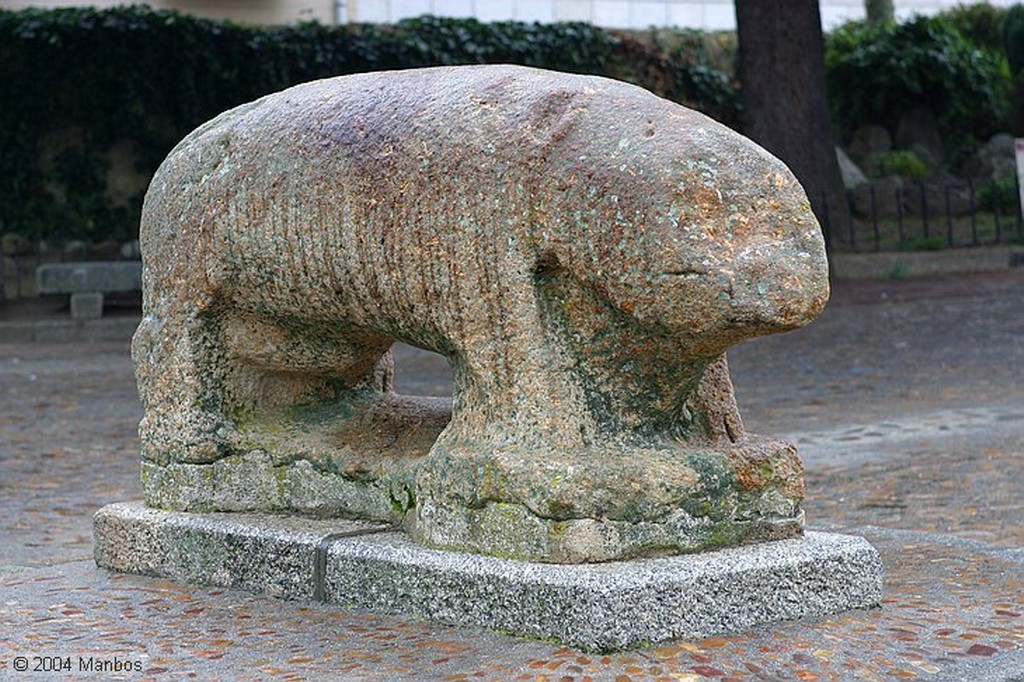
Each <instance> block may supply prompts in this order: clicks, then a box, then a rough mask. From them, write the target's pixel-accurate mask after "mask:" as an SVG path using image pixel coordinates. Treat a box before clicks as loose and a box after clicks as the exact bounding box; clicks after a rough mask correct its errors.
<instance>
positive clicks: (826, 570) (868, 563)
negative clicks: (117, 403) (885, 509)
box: [94, 503, 882, 651]
mask: <svg viewBox="0 0 1024 682" xmlns="http://www.w3.org/2000/svg"><path fill="white" fill-rule="evenodd" d="M94 533H95V553H96V562H97V564H99V565H100V566H101V567H104V568H108V569H111V570H116V571H122V572H129V573H139V574H145V575H154V576H161V577H166V578H171V579H175V580H181V581H186V582H190V583H198V584H207V585H216V586H223V587H236V588H241V589H246V590H249V591H253V592H258V593H266V594H271V595H275V596H280V597H286V598H297V599H317V600H320V601H325V602H328V603H334V604H338V605H340V606H343V607H346V608H348V607H359V608H366V609H370V610H373V611H377V612H385V613H398V614H406V615H416V616H420V617H424V618H428V619H430V620H435V621H439V622H444V623H449V624H452V625H460V626H479V627H486V628H491V629H494V630H500V631H504V632H509V633H514V634H518V635H525V636H528V637H535V638H541V639H554V640H558V641H560V642H563V643H565V644H568V645H571V646H574V647H578V648H581V649H585V650H592V651H609V650H616V649H626V648H631V647H636V646H640V645H643V644H647V643H652V642H657V641H662V640H669V639H678V638H700V637H706V636H709V635H712V634H718V633H727V632H738V631H743V630H748V629H750V628H753V627H756V626H758V625H762V624H765V623H770V622H775V621H781V620H791V619H798V618H809V617H817V616H823V615H826V614H830V613H835V612H838V611H844V610H849V609H861V608H870V607H873V606H876V605H877V604H878V603H879V601H880V599H881V589H882V566H881V562H880V560H879V557H878V553H877V552H876V551H875V549H874V548H873V547H872V546H871V545H870V544H868V542H867V541H866V540H864V539H862V538H859V537H853V536H844V535H836V534H830V533H817V532H807V533H805V534H804V536H803V537H801V538H795V539H789V540H782V541H777V542H770V543H762V544H758V545H750V546H745V547H737V548H730V549H725V550H720V551H716V552H707V553H702V554H693V555H679V556H672V557H662V558H652V559H642V560H633V561H622V562H609V563H603V564H586V565H556V564H541V563H530V562H522V561H513V560H508V559H499V558H493V557H486V556H480V555H475V554H465V553H458V552H446V551H438V550H432V549H425V548H423V547H420V546H419V545H416V544H414V543H412V542H410V541H409V540H408V539H407V538H406V537H405V536H404V535H403V534H402V533H398V532H395V531H393V530H392V529H391V528H390V527H389V526H386V525H383V524H374V523H368V522H363V521H346V520H316V519H306V518H297V517H284V516H274V515H267V514H227V513H212V514H191V513H182V512H164V511H159V510H154V509H150V508H147V507H145V506H144V505H142V504H141V503H119V504H111V505H108V506H106V507H104V508H103V509H101V510H100V511H99V512H98V513H97V514H96V517H95V520H94Z"/></svg>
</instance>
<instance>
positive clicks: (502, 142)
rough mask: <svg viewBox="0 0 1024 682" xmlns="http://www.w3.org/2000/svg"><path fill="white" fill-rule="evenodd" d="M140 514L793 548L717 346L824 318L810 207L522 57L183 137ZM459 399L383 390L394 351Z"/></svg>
mask: <svg viewBox="0 0 1024 682" xmlns="http://www.w3.org/2000/svg"><path fill="white" fill-rule="evenodd" d="M141 245H142V253H143V261H144V264H145V268H144V277H143V289H144V318H143V321H142V323H141V324H140V326H139V329H138V331H137V333H136V335H135V338H134V341H133V355H134V358H135V361H136V366H137V375H138V380H139V388H140V393H141V396H142V400H143V405H144V407H145V411H146V414H145V417H144V419H143V422H142V424H141V435H142V441H143V453H142V454H143V458H144V460H145V462H144V489H145V493H146V496H147V501H148V503H149V504H151V505H154V506H160V507H165V508H169V509H187V510H217V509H229V510H296V511H302V512H309V513H315V514H321V515H344V516H352V517H358V518H364V519H370V520H381V521H388V522H391V523H394V524H401V525H402V526H403V527H404V528H405V529H406V530H407V531H408V532H409V533H410V534H411V536H412V537H413V538H414V539H416V540H418V541H419V542H421V543H424V544H427V545H432V546H437V547H446V548H451V549H463V550H471V551H476V552H483V553H488V554H495V555H501V556H510V557H516V558H522V559H530V560H538V561H553V562H571V563H575V562H590V561H606V560H613V559H621V558H628V557H632V556H645V555H657V554H664V553H674V552H679V551H693V550H700V549H705V548H710V547H716V546H726V545H733V544H738V543H743V542H751V541H757V540H766V539H775V538H782V537H788V536H792V535H795V534H798V533H800V532H801V527H802V513H801V511H800V501H801V499H802V496H803V476H802V467H801V464H800V461H799V458H798V457H797V455H796V452H795V450H794V449H793V447H792V446H791V445H788V444H786V443H782V442H779V441H774V440H771V439H767V438H761V437H757V436H753V435H750V434H747V433H745V432H744V430H743V426H742V423H741V421H740V417H739V414H738V411H737V409H736V404H735V400H734V399H733V392H732V386H731V383H730V381H729V375H728V370H727V366H726V362H725V356H724V351H725V350H726V348H727V347H728V346H730V345H731V344H734V343H736V342H738V341H740V340H743V339H746V338H749V337H752V336H757V335H761V334H768V333H773V332H780V331H785V330H789V329H793V328H795V327H798V326H800V325H802V324H805V323H807V322H808V321H810V320H811V319H813V318H814V317H815V315H817V313H818V312H820V310H821V309H822V307H823V306H824V303H825V301H826V299H827V297H828V278H827V266H826V261H825V255H824V246H823V241H822V238H821V233H820V230H819V228H818V225H817V223H816V221H815V219H814V217H813V215H812V213H811V211H810V207H809V204H808V202H807V198H806V196H805V195H804V192H803V190H802V189H801V188H800V186H799V184H798V183H797V181H796V180H795V178H794V177H793V176H792V174H791V173H790V172H789V171H788V169H786V168H785V166H784V165H783V164H782V163H781V162H779V161H778V160H777V159H775V158H774V157H772V156H770V155H769V154H767V153H766V152H765V151H763V150H762V149H760V148H759V147H757V146H756V145H754V144H753V143H751V142H750V141H748V140H746V139H745V138H743V137H741V136H739V135H738V134H736V133H734V132H732V131H730V130H728V129H727V128H725V127H723V126H721V125H719V124H717V123H715V122H713V121H711V120H709V119H708V118H706V117H704V116H702V115H701V114H699V113H697V112H694V111H690V110H688V109H686V108H684V107H681V106H679V105H676V104H673V103H671V102H668V101H666V100H662V99H659V98H657V97H655V96H654V95H652V94H650V93H648V92H646V91H644V90H641V89H639V88H637V87H635V86H631V85H627V84H624V83H619V82H616V81H611V80H607V79H602V78H597V77H585V76H575V75H567V74H557V73H551V72H545V71H540V70H536V69H528V68H523V67H512V66H489V67H451V68H435V69H423V70H417V71H403V72H391V73H376V74H366V75H357V76H347V77H342V78H336V79H329V80H324V81H317V82H313V83H309V84H305V85H302V86H298V87H295V88H292V89H289V90H286V91H283V92H281V93H277V94H274V95H270V96H268V97H265V98H263V99H261V100H258V101H256V102H253V103H250V104H246V105H243V106H241V107H238V108H236V109H233V110H231V111H229V112H226V113H225V114H222V115H221V116H219V117H217V118H216V119H214V120H213V121H211V122H209V123H207V124H205V125H204V126H202V127H200V128H199V129H197V130H196V131H195V132H194V133H192V134H191V135H189V136H188V137H187V138H186V139H185V140H183V141H182V142H181V143H180V144H179V145H178V147H177V148H176V149H175V150H174V151H173V152H172V153H171V155H170V156H169V157H168V159H167V160H166V161H165V162H164V164H163V165H162V166H161V168H160V170H159V171H158V173H157V175H156V176H155V178H154V180H153V182H152V185H151V187H150V190H149V193H148V194H147V198H146V203H145V207H144V212H143V223H142V235H141ZM396 339H398V340H402V341H405V342H407V343H410V344H413V345H417V346H421V347H424V348H428V349H431V350H434V351H437V352H439V353H441V354H443V355H445V356H447V357H448V358H449V360H450V362H451V363H452V366H453V370H454V386H453V396H454V397H453V402H452V405H451V407H450V408H449V407H448V405H447V404H446V403H445V402H443V401H438V400H431V399H425V398H410V397H403V396H396V395H394V394H393V393H392V392H391V390H390V386H391V366H390V355H389V353H388V349H389V347H390V346H391V344H392V343H393V341H394V340H396Z"/></svg>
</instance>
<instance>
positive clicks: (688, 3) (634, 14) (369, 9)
mask: <svg viewBox="0 0 1024 682" xmlns="http://www.w3.org/2000/svg"><path fill="white" fill-rule="evenodd" d="M133 1H134V2H138V1H140V0H78V1H76V0H0V7H3V8H4V9H21V8H23V7H63V6H70V5H96V6H100V7H110V6H114V5H127V4H132V2H133ZM970 1H971V0H894V2H895V5H896V14H897V16H898V17H899V18H901V19H904V18H907V17H910V16H912V15H914V14H932V13H934V12H937V11H939V10H942V9H948V8H951V7H954V6H956V5H958V4H961V3H963V2H970ZM1016 1H1019V0H990V2H991V4H993V5H1003V6H1009V5H1012V4H1014V2H1016ZM148 3H149V4H150V5H151V6H153V7H159V8H165V9H176V10H179V11H181V12H188V13H191V14H195V15H198V16H203V17H209V18H231V19H234V20H236V21H243V22H251V23H263V24H292V23H296V22H298V21H312V20H316V21H319V22H320V23H322V24H331V23H334V21H335V20H336V19H339V20H340V21H342V22H346V21H348V22H369V23H391V22H395V21H398V20H399V19H403V18H406V17H415V16H419V15H421V14H434V15H437V16H445V17H469V16H472V17H476V18H477V19H480V20H481V21H508V20H516V21H527V22H533V21H539V22H542V23H548V22H552V21H587V22H591V23H594V24H597V25H598V26H605V27H609V28H648V27H650V26H682V27H693V28H704V29H708V30H721V29H734V28H736V16H735V13H734V9H733V2H732V0H148ZM863 17H864V0H821V21H822V24H823V25H824V26H825V28H826V29H828V28H831V27H833V26H836V25H837V24H840V23H842V22H844V21H847V20H850V19H860V18H863Z"/></svg>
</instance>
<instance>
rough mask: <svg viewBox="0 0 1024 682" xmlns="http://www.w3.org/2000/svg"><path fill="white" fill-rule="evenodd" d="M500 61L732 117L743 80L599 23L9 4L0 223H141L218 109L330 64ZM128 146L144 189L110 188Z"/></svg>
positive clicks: (31, 233)
mask: <svg viewBox="0 0 1024 682" xmlns="http://www.w3.org/2000/svg"><path fill="white" fill-rule="evenodd" d="M488 62H510V63H518V64H525V65H530V66H537V67H543V68H549V69H555V70H561V71H571V72H576V73H589V74H602V75H606V76H611V77H615V78H619V79H622V80H627V81H631V82H634V83H637V84H639V85H642V86H644V87H647V88H648V89H650V90H652V91H654V92H655V93H657V94H659V95H662V96H664V97H668V98H670V99H674V100H676V101H678V102H681V103H684V104H688V105H690V106H694V107H696V108H699V109H703V110H705V111H708V112H709V113H711V114H712V115H713V116H716V117H718V118H722V119H726V120H728V119H729V118H730V116H731V117H732V119H733V120H735V118H736V116H735V102H736V98H735V88H734V87H733V84H732V83H731V81H730V79H729V77H728V76H727V75H725V74H724V73H722V72H720V71H718V70H716V69H715V68H714V67H712V66H711V65H710V64H709V63H708V62H707V60H703V59H701V58H694V59H688V58H686V57H685V55H684V54H683V53H671V52H665V51H663V50H659V49H657V48H655V47H646V46H644V45H643V44H642V43H640V42H639V41H637V40H635V39H634V38H631V37H630V36H629V35H627V34H620V33H612V32H609V31H603V30H601V29H597V28H595V27H593V26H590V25H587V24H579V23H565V24H550V25H542V24H525V23H520V22H500V23H495V24H482V23H480V22H478V21H476V20H473V19H439V18H436V17H421V18H419V19H410V20H406V21H402V22H399V23H398V24H396V25H394V26H371V25H366V24H363V25H349V26H343V27H325V26H321V25H318V24H300V25H298V26H288V27H262V28H260V27H244V26H240V25H237V24H233V23H231V22H223V21H220V22H218V21H209V20H204V19H199V18H196V17H191V16H187V15H182V14H178V13H176V12H171V11H156V10H152V9H149V8H147V7H144V6H134V7H117V8H112V9H103V10H97V9H92V8H84V7H77V8H68V9H57V10H39V9H28V10H21V11H17V12H12V11H6V10H0V102H3V106H0V149H2V150H3V153H2V154H0V232H14V233H19V234H22V235H25V236H28V237H32V238H56V239H65V238H76V239H91V240H94V241H99V240H106V239H125V238H129V237H131V236H133V235H134V234H135V232H136V229H137V224H138V216H139V213H140V208H141V203H142V189H143V187H144V186H145V181H146V179H147V178H148V177H149V176H151V175H152V173H153V172H154V171H155V170H156V167H157V166H158V165H159V163H160V161H161V160H162V159H163V158H164V157H165V156H166V155H167V153H168V152H169V151H170V150H171V148H172V147H173V146H174V144H175V143H176V142H177V141H178V140H180V139H181V138H182V137H183V136H184V135H185V134H187V133H188V132H189V131H190V130H192V129H193V128H195V127H196V126H197V125H199V124H200V123H202V122H203V121H205V120H208V119H209V118H211V117H213V116H214V115H216V114H217V113H219V112H221V111H224V110H226V109H229V108H231V107H233V106H236V105H238V104H241V103H242V102H246V101H249V100H253V99H256V98H257V97H260V96H262V95H264V94H267V93H270V92H274V91H277V90H281V89H283V88H285V87H288V86H290V85H294V84H296V83H300V82H304V81H309V80H313V79H317V78H323V77H327V76H335V75H342V74H349V73H356V72H365V71H376V70H384V69H398V68H410V67H421V66H433V65H440V64H467V63H474V64H475V63H488ZM116 150H120V151H119V153H120V158H119V159H115V158H114V156H115V154H114V153H113V152H114V151H116ZM125 156H127V157H129V158H131V159H132V160H133V163H134V165H135V166H136V168H135V169H134V171H135V173H136V174H137V178H136V179H137V180H138V179H141V180H140V182H139V183H138V184H139V188H138V192H137V194H135V195H134V196H129V197H124V196H121V197H114V196H112V192H111V190H110V186H111V184H112V183H110V182H109V180H108V177H107V176H108V173H109V171H110V170H111V169H112V168H115V167H118V168H121V167H123V165H124V162H123V159H124V157H125Z"/></svg>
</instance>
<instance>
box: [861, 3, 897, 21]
mask: <svg viewBox="0 0 1024 682" xmlns="http://www.w3.org/2000/svg"><path fill="white" fill-rule="evenodd" d="M864 11H865V13H866V14H867V18H868V23H869V24H870V25H872V26H883V25H885V24H888V23H890V22H891V21H893V20H894V19H895V18H896V13H895V11H894V10H893V6H892V0H864Z"/></svg>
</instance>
